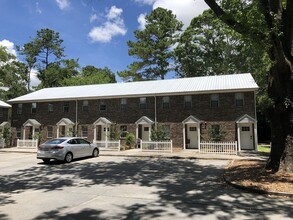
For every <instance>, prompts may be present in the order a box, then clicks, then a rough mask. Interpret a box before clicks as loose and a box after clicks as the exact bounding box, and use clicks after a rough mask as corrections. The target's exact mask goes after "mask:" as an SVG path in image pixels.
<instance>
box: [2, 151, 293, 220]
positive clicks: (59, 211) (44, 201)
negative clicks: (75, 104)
mask: <svg viewBox="0 0 293 220" xmlns="http://www.w3.org/2000/svg"><path fill="white" fill-rule="evenodd" d="M227 163H228V161H226V160H187V159H173V160H172V159H164V158H158V159H156V158H153V159H150V158H135V157H107V156H100V157H98V158H88V159H83V160H77V161H74V162H73V163H70V164H63V163H59V162H52V163H50V164H49V165H45V164H43V163H42V162H41V161H39V160H36V159H35V155H34V154H24V153H0V219H1V220H2V219H7V220H8V219H171V218H172V219H286V218H288V219H290V218H293V212H292V211H291V210H292V207H293V201H292V200H289V199H288V200H287V199H275V198H270V197H265V196H259V195H254V194H248V193H244V192H242V191H238V190H236V189H234V188H231V187H227V186H226V185H225V184H223V182H222V180H221V174H222V172H223V168H224V167H225V166H226V165H227Z"/></svg>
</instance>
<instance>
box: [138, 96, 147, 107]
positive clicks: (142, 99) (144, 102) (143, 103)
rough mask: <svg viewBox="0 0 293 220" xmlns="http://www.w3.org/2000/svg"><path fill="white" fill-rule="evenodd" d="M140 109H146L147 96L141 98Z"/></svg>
mask: <svg viewBox="0 0 293 220" xmlns="http://www.w3.org/2000/svg"><path fill="white" fill-rule="evenodd" d="M139 109H146V97H141V98H139Z"/></svg>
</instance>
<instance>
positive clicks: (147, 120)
mask: <svg viewBox="0 0 293 220" xmlns="http://www.w3.org/2000/svg"><path fill="white" fill-rule="evenodd" d="M154 123H155V122H154V121H153V120H151V119H150V118H148V117H147V116H142V117H141V118H140V119H138V120H137V121H136V122H135V124H136V125H142V124H144V125H145V124H154Z"/></svg>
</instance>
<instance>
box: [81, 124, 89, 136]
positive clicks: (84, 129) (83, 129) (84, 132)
mask: <svg viewBox="0 0 293 220" xmlns="http://www.w3.org/2000/svg"><path fill="white" fill-rule="evenodd" d="M81 136H82V137H87V136H88V127H87V126H82V127H81Z"/></svg>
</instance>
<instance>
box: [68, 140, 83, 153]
mask: <svg viewBox="0 0 293 220" xmlns="http://www.w3.org/2000/svg"><path fill="white" fill-rule="evenodd" d="M68 144H69V146H70V151H71V152H72V153H73V157H74V158H78V157H81V149H80V146H79V142H78V140H77V139H76V138H74V139H71V140H69V141H68Z"/></svg>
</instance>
